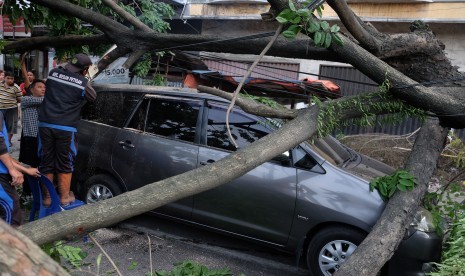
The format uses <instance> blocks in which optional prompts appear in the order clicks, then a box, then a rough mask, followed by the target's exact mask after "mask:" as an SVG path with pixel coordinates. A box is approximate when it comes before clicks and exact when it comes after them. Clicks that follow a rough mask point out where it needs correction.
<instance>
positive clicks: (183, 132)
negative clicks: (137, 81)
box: [112, 95, 202, 219]
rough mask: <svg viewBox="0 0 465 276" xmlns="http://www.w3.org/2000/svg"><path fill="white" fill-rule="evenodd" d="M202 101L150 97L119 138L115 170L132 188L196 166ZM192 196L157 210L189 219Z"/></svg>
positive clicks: (114, 163) (115, 150) (129, 187)
mask: <svg viewBox="0 0 465 276" xmlns="http://www.w3.org/2000/svg"><path fill="white" fill-rule="evenodd" d="M201 107H202V101H200V100H196V99H189V98H178V97H166V96H153V95H152V96H146V97H145V98H144V99H143V101H142V103H141V104H140V105H139V106H138V109H137V110H136V112H135V113H134V114H133V116H132V118H131V120H130V121H129V123H128V125H127V126H126V127H125V128H123V129H122V130H121V131H120V132H119V134H118V136H117V138H116V140H115V143H114V144H115V147H114V150H113V155H112V166H113V170H114V171H115V172H116V173H118V174H119V175H120V177H121V178H122V179H123V181H124V183H126V186H127V188H128V190H133V189H137V188H139V187H141V186H143V185H146V184H149V183H153V182H156V181H159V180H163V179H165V178H168V177H171V176H174V175H178V174H182V173H184V172H186V171H189V170H192V169H195V168H196V166H197V156H198V151H199V146H198V140H199V138H198V134H197V131H196V129H197V127H198V125H200V121H199V119H198V118H200V117H199V114H200V112H201V110H202V109H201ZM192 201H193V198H192V197H187V198H184V199H181V200H178V201H176V202H174V203H171V204H168V205H165V206H163V207H161V208H158V209H156V212H160V213H163V214H165V215H169V216H174V217H179V218H184V219H189V218H190V216H191V212H192Z"/></svg>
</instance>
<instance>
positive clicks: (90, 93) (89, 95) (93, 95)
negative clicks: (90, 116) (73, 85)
mask: <svg viewBox="0 0 465 276" xmlns="http://www.w3.org/2000/svg"><path fill="white" fill-rule="evenodd" d="M86 99H87V100H88V101H89V102H93V101H95V99H97V92H95V90H94V88H93V87H92V85H91V84H90V81H88V82H87V85H86Z"/></svg>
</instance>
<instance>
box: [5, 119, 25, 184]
mask: <svg viewBox="0 0 465 276" xmlns="http://www.w3.org/2000/svg"><path fill="white" fill-rule="evenodd" d="M3 122H4V120H3V114H2V113H1V112H0V130H2V129H3ZM0 161H1V162H2V163H3V164H4V165H5V167H6V168H7V170H8V173H9V174H10V176H11V178H12V181H11V185H13V186H16V185H21V184H23V182H24V176H23V174H22V173H20V172H19V171H18V170H17V169H16V168H15V166H14V165H13V161H12V159H11V157H10V155H9V154H8V148H7V146H6V142H5V137H4V136H3V132H2V131H0Z"/></svg>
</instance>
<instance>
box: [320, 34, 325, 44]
mask: <svg viewBox="0 0 465 276" xmlns="http://www.w3.org/2000/svg"><path fill="white" fill-rule="evenodd" d="M320 33H321V40H320V46H322V47H323V45H325V39H326V33H325V32H320Z"/></svg>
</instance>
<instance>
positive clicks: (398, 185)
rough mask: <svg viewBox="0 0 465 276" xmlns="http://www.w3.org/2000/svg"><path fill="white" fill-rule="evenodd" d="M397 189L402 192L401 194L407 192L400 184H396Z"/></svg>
mask: <svg viewBox="0 0 465 276" xmlns="http://www.w3.org/2000/svg"><path fill="white" fill-rule="evenodd" d="M397 189H399V191H402V192H405V191H407V187H405V186H404V185H402V184H397Z"/></svg>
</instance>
